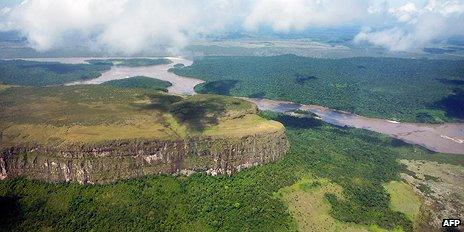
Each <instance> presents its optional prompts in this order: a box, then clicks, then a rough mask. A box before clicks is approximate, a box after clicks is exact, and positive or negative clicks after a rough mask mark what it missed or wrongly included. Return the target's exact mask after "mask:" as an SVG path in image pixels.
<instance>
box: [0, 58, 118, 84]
mask: <svg viewBox="0 0 464 232" xmlns="http://www.w3.org/2000/svg"><path fill="white" fill-rule="evenodd" d="M109 69H110V66H108V65H90V64H62V63H54V62H35V61H24V60H2V61H0V83H4V84H9V85H25V86H46V85H60V84H65V83H69V82H74V81H82V80H88V79H93V78H97V77H99V76H100V75H101V73H102V72H103V71H105V70H109Z"/></svg>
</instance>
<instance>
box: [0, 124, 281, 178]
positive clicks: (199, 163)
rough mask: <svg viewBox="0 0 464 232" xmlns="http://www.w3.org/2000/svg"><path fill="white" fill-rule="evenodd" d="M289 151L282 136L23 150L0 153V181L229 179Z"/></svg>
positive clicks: (123, 142) (142, 141)
mask: <svg viewBox="0 0 464 232" xmlns="http://www.w3.org/2000/svg"><path fill="white" fill-rule="evenodd" d="M287 149H288V141H287V139H286V137H285V133H284V131H283V130H282V131H277V132H272V133H265V134H259V135H250V136H245V137H242V138H236V139H222V138H221V139H219V138H191V139H186V140H168V141H159V140H152V141H149V140H129V141H112V142H108V143H105V144H98V145H89V144H86V145H79V144H75V145H69V146H66V147H56V148H50V147H39V146H22V147H12V148H9V149H5V150H3V151H2V152H1V154H0V179H6V178H14V177H19V176H24V177H26V178H29V179H37V180H44V181H48V182H79V183H82V184H86V183H111V182H114V181H117V180H121V179H129V178H135V177H140V176H144V175H147V174H157V173H173V174H174V173H181V174H189V173H191V172H192V171H199V172H206V173H208V174H212V175H216V174H229V175H230V174H233V173H234V172H236V171H239V170H240V169H242V168H246V167H251V166H255V165H258V164H263V163H268V162H271V161H274V160H276V159H278V158H279V157H281V156H282V155H283V154H285V152H286V151H287Z"/></svg>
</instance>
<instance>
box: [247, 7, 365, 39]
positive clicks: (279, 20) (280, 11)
mask: <svg viewBox="0 0 464 232" xmlns="http://www.w3.org/2000/svg"><path fill="white" fill-rule="evenodd" d="M368 6H369V5H368V1H362V0H351V1H346V0H326V1H321V0H258V1H256V2H255V3H254V5H253V7H252V11H251V12H250V14H249V15H248V16H247V17H246V19H245V21H244V26H245V28H247V29H249V30H256V29H258V28H259V27H260V26H270V27H271V28H272V29H273V30H275V31H279V32H288V31H294V30H297V31H298V30H304V29H306V28H308V27H310V26H318V27H320V26H338V25H343V24H349V23H352V22H354V21H356V20H358V19H360V18H363V16H364V15H365V14H366V12H367V8H368Z"/></svg>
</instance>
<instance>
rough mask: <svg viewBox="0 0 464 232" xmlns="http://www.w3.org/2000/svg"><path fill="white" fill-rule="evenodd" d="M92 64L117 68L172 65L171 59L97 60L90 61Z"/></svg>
mask: <svg viewBox="0 0 464 232" xmlns="http://www.w3.org/2000/svg"><path fill="white" fill-rule="evenodd" d="M87 62H89V63H90V64H95V65H115V66H127V67H140V66H151V65H160V64H170V63H172V62H171V60H169V59H149V58H134V59H95V60H88V61H87Z"/></svg>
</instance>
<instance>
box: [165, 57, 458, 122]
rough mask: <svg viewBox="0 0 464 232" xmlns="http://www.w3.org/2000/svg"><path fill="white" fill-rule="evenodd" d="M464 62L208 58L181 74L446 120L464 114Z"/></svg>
mask: <svg viewBox="0 0 464 232" xmlns="http://www.w3.org/2000/svg"><path fill="white" fill-rule="evenodd" d="M463 67H464V61H451V60H426V59H397V58H371V57H369V58H347V59H315V58H306V57H298V56H294V55H284V56H274V57H222V56H221V57H204V58H202V59H199V60H196V61H195V62H194V64H193V65H192V66H187V67H178V68H174V69H173V71H174V72H175V73H176V74H178V75H183V76H190V77H195V78H200V79H203V80H206V83H204V84H201V85H199V86H197V88H196V90H197V91H198V92H200V93H217V94H224V95H229V94H230V95H234V96H245V97H258V98H270V99H278V100H289V101H294V102H298V103H305V104H317V105H322V106H327V107H330V108H334V109H340V110H345V111H349V112H353V113H356V114H361V115H365V116H370V117H378V118H388V119H393V120H398V121H411V122H428V123H440V122H447V121H454V120H462V119H464V79H463V78H464V68H463Z"/></svg>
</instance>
